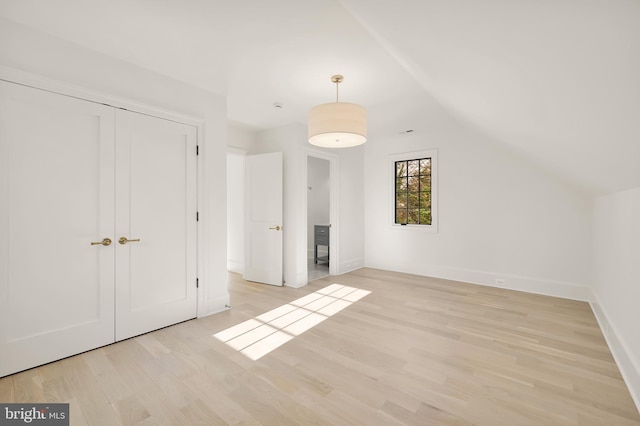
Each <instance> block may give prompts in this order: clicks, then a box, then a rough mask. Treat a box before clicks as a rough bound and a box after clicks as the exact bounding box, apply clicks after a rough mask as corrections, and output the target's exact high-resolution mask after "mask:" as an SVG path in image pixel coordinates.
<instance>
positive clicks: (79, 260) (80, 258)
mask: <svg viewBox="0 0 640 426" xmlns="http://www.w3.org/2000/svg"><path fill="white" fill-rule="evenodd" d="M113 164H114V110H113V108H109V107H106V106H103V105H99V104H94V103H91V102H85V101H82V100H78V99H74V98H70V97H65V96H60V95H56V94H52V93H48V92H45V91H41V90H36V89H31V88H27V87H23V86H20V85H16V84H12V83H6V82H0V376H4V375H7V374H11V373H14V372H17V371H20V370H23V369H26V368H31V367H33V366H35V365H39V364H44V363H47V362H50V361H53V360H57V359H60V358H63V357H66V356H69V355H73V354H76V353H79V352H83V351H86V350H88V349H92V348H95V347H98V346H102V345H105V344H109V343H111V342H113V340H114V328H113V324H114V312H113V303H114V249H115V247H116V245H117V243H115V242H114V243H115V244H114V243H112V244H111V245H109V246H103V245H91V244H90V243H91V242H98V241H102V240H103V238H111V239H113V237H114V232H113V231H114V211H113V198H114V166H113Z"/></svg>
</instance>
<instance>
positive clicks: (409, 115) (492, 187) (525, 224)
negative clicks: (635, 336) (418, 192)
mask: <svg viewBox="0 0 640 426" xmlns="http://www.w3.org/2000/svg"><path fill="white" fill-rule="evenodd" d="M407 105H410V106H411V107H410V108H407V107H406V106H407ZM380 110H384V111H396V114H397V117H391V118H390V117H388V116H387V115H388V114H387V115H385V114H380V113H378V112H377V111H380ZM390 120H391V121H393V120H396V121H397V125H398V128H397V130H398V131H397V132H395V133H386V134H382V133H380V132H376V129H375V128H372V129H370V140H369V141H368V142H367V144H366V145H365V146H366V148H365V182H366V184H365V211H366V215H365V236H366V237H365V243H366V245H365V247H366V249H365V259H366V266H370V267H375V268H382V269H388V270H396V271H403V272H409V273H415V274H421V275H428V276H434V277H442V278H448V279H456V280H461V281H467V282H473V283H479V284H485V285H497V283H496V279H504V280H505V282H504V285H503V286H504V287H507V288H514V289H519V290H524V291H531V292H534V293H542V294H550V295H556V296H563V297H570V298H575V299H582V300H587V299H588V297H589V290H588V287H587V285H588V283H589V282H590V272H591V271H590V269H589V266H588V265H589V264H590V256H591V253H590V247H591V214H590V200H589V198H588V197H587V196H585V195H582V194H581V193H579V192H577V191H575V190H574V189H573V188H571V187H569V186H567V185H565V184H564V183H563V182H560V181H558V180H555V179H553V178H552V177H550V176H547V175H546V174H545V173H544V172H543V171H541V170H539V169H537V168H535V167H534V166H532V165H530V164H529V163H527V162H526V161H524V160H522V159H520V158H519V157H518V156H516V155H514V154H511V153H509V152H506V151H504V150H502V149H501V148H500V147H499V145H498V144H495V143H493V142H492V141H488V140H485V139H483V138H482V137H481V136H479V135H478V134H477V133H476V132H469V131H467V130H466V129H465V128H464V127H463V126H461V125H460V124H458V123H456V122H455V121H453V120H452V119H451V118H450V116H448V114H447V113H446V112H445V111H444V110H443V109H442V108H441V107H440V106H439V105H438V104H437V103H435V101H433V99H432V98H430V97H429V96H428V95H426V94H425V95H422V96H419V97H416V98H415V99H413V100H409V101H407V100H403V101H402V103H401V104H398V105H395V106H390V105H386V106H385V107H384V108H382V109H379V110H371V111H370V118H369V121H370V123H384V122H385V121H386V122H387V123H386V124H388V122H389V121H390ZM391 124H393V123H391ZM407 128H412V129H414V132H413V133H409V134H404V135H401V134H399V133H400V131H402V130H406V129H407ZM432 148H435V149H438V157H439V176H438V177H439V187H438V189H439V199H438V201H439V211H438V213H439V223H438V225H439V232H437V233H428V232H425V231H414V230H410V229H407V228H405V227H402V228H398V227H391V226H390V223H392V221H393V218H392V216H391V212H390V205H391V203H392V198H391V197H390V194H391V193H392V191H393V186H392V185H391V184H392V179H393V173H392V171H391V169H390V166H389V155H390V154H397V153H402V152H410V151H416V150H423V149H432ZM548 155H553V153H552V152H550V153H548ZM501 286H502V285H501Z"/></svg>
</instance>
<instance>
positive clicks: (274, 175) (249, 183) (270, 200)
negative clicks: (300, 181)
mask: <svg viewBox="0 0 640 426" xmlns="http://www.w3.org/2000/svg"><path fill="white" fill-rule="evenodd" d="M245 170H246V180H245V184H246V186H245V195H246V199H245V268H244V279H245V280H248V281H255V282H260V283H265V284H271V285H282V284H283V276H282V234H283V226H282V153H281V152H273V153H269V154H260V155H249V156H247V162H246V169H245Z"/></svg>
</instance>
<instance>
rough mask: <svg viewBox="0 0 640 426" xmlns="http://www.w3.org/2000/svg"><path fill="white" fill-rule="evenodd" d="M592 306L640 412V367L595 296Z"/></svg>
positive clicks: (593, 296)
mask: <svg viewBox="0 0 640 426" xmlns="http://www.w3.org/2000/svg"><path fill="white" fill-rule="evenodd" d="M590 304H591V310H592V311H593V314H594V315H595V317H596V320H598V324H599V325H600V330H602V334H603V335H604V338H605V340H606V341H607V345H609V350H610V351H611V354H612V355H613V358H614V359H615V361H616V364H617V365H618V368H619V369H620V373H621V374H622V378H623V379H624V382H625V383H626V385H627V388H629V393H630V394H631V397H632V398H633V401H634V402H635V403H636V407H637V408H638V411H640V366H638V365H637V363H636V362H634V357H633V356H632V353H631V351H629V349H628V346H627V345H626V344H625V339H624V338H623V337H622V336H621V335H620V333H618V332H617V331H616V328H615V327H614V326H613V324H612V323H611V322H610V321H609V319H608V316H607V314H606V312H605V311H604V309H603V308H602V306H601V305H600V303H599V302H598V299H597V297H596V296H595V295H592V300H591V302H590Z"/></svg>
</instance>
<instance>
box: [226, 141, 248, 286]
mask: <svg viewBox="0 0 640 426" xmlns="http://www.w3.org/2000/svg"><path fill="white" fill-rule="evenodd" d="M245 157H246V155H245V154H244V153H243V152H241V151H229V152H227V269H228V270H229V271H232V272H237V273H239V274H242V273H244V220H245V218H244V183H245V181H244V172H245Z"/></svg>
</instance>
